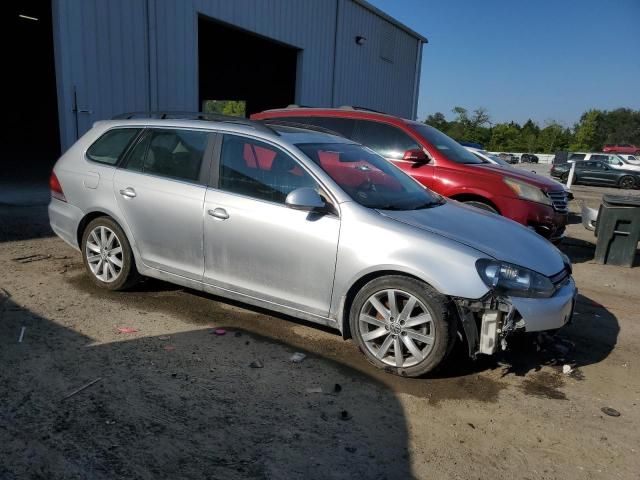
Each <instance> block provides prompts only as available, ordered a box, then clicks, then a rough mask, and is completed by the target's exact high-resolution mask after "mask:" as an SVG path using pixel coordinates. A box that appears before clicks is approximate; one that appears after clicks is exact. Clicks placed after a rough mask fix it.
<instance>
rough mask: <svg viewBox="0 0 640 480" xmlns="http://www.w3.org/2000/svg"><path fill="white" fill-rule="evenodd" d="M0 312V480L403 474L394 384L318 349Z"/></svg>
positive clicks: (8, 302)
mask: <svg viewBox="0 0 640 480" xmlns="http://www.w3.org/2000/svg"><path fill="white" fill-rule="evenodd" d="M0 320H1V321H0V362H1V363H2V365H3V369H2V370H3V372H2V382H0V398H2V411H0V458H2V459H3V461H2V462H1V463H0V478H47V479H62V478H93V479H112V478H120V479H128V478H131V479H133V478H136V479H158V478H171V479H173V478H194V479H201V478H225V479H227V478H228V479H235V478H238V479H240V478H243V479H246V478H256V479H258V478H260V479H262V478H303V477H308V478H345V479H346V478H413V475H412V472H411V467H410V455H409V449H408V432H407V426H406V421H405V417H404V413H403V408H402V406H401V404H400V403H399V401H398V399H397V398H396V396H395V394H394V392H393V391H391V390H390V389H388V388H386V387H385V385H384V384H382V383H381V382H379V381H377V380H376V379H375V378H373V377H371V376H368V375H366V374H363V373H362V372H361V371H359V370H355V369H352V368H350V367H349V366H347V365H344V364H340V363H339V362H336V361H334V360H332V359H330V358H327V357H326V356H324V355H322V354H320V353H318V352H317V351H316V352H309V351H305V350H304V349H300V348H299V346H295V347H294V346H292V345H290V344H289V343H287V342H286V341H284V340H275V339H273V338H267V337H264V336H260V335H257V334H255V333H250V332H247V331H246V330H242V329H235V330H231V329H228V330H227V331H226V332H225V335H220V336H218V335H210V334H208V333H207V331H206V330H203V329H201V328H198V329H194V330H190V331H186V332H181V333H173V334H171V335H167V336H164V335H160V336H147V337H144V336H139V335H142V333H138V334H133V336H134V337H135V338H131V337H132V336H131V335H128V336H127V335H122V338H121V339H119V338H120V337H119V336H117V337H116V338H118V340H116V341H112V342H111V343H97V342H95V341H94V339H92V338H89V337H87V336H86V335H83V334H81V333H79V332H78V331H75V330H74V329H72V328H68V327H65V326H63V325H61V324H60V323H57V322H54V321H51V320H49V319H47V318H46V317H43V316H41V315H38V314H37V313H35V312H33V311H30V310H28V309H25V308H24V307H22V306H21V305H18V304H17V303H15V302H14V301H13V300H12V299H11V298H10V297H7V296H6V295H3V296H2V297H0ZM22 327H25V330H24V331H23V330H22ZM19 340H21V341H19ZM294 352H300V353H304V354H306V355H307V357H306V358H305V359H304V360H303V361H302V362H300V363H292V362H291V361H290V360H289V358H290V356H291V355H292V353H294ZM252 366H253V367H260V368H252Z"/></svg>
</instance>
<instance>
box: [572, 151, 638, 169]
mask: <svg viewBox="0 0 640 480" xmlns="http://www.w3.org/2000/svg"><path fill="white" fill-rule="evenodd" d="M569 160H570V161H580V160H584V161H600V162H605V163H606V164H607V165H609V166H610V167H613V168H616V169H621V170H635V171H637V172H640V165H639V164H634V163H631V162H629V161H628V160H625V159H624V158H623V157H622V156H621V155H619V154H617V153H598V152H596V153H572V154H571V155H569Z"/></svg>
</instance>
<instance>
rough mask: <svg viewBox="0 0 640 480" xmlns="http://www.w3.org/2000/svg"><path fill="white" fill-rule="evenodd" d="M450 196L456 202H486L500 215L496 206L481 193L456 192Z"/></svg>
mask: <svg viewBox="0 0 640 480" xmlns="http://www.w3.org/2000/svg"><path fill="white" fill-rule="evenodd" d="M450 198H451V199H453V200H456V201H458V202H462V203H464V202H470V201H476V202H481V203H486V204H487V205H489V206H490V207H491V208H493V209H495V210H496V212H498V213H499V214H500V215H502V212H501V211H500V209H499V208H498V206H497V205H496V204H495V203H494V202H493V201H492V200H490V199H489V198H487V197H486V196H483V195H481V194H478V193H471V192H465V193H456V194H454V195H451V197H450Z"/></svg>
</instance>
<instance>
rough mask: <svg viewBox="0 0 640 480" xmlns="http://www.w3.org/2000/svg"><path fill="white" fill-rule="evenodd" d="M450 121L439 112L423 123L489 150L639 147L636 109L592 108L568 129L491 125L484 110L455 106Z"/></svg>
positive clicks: (639, 120) (554, 125)
mask: <svg viewBox="0 0 640 480" xmlns="http://www.w3.org/2000/svg"><path fill="white" fill-rule="evenodd" d="M452 113H453V114H454V116H455V117H454V119H453V120H452V121H448V120H447V119H446V117H445V116H444V114H443V113H441V112H436V113H434V114H432V115H429V116H428V117H427V118H426V120H425V121H424V123H426V124H428V125H431V126H432V127H435V128H437V129H438V130H440V131H442V132H444V133H446V134H447V135H449V136H450V137H451V138H453V139H455V140H457V141H465V142H475V143H480V144H482V145H483V146H484V147H485V148H486V149H487V150H490V151H494V152H495V151H506V152H538V153H555V152H557V151H559V150H567V151H585V152H589V151H600V150H602V147H603V145H605V144H608V143H632V144H634V145H638V146H640V110H632V109H629V108H618V109H616V110H597V109H592V110H588V111H586V112H584V113H583V114H582V116H581V117H580V120H579V121H578V122H577V123H576V124H575V125H574V126H573V127H571V128H568V127H565V126H563V125H561V124H560V123H558V122H555V121H549V122H546V123H545V125H544V126H542V127H541V126H540V125H539V124H538V123H536V122H534V121H532V120H531V119H529V120H527V121H526V122H525V123H524V124H523V125H520V124H518V123H516V122H509V123H496V124H494V123H492V122H491V117H490V116H489V113H488V112H487V110H486V109H485V108H477V109H475V110H473V111H472V112H469V111H468V110H467V109H466V108H463V107H455V108H454V109H453V110H452Z"/></svg>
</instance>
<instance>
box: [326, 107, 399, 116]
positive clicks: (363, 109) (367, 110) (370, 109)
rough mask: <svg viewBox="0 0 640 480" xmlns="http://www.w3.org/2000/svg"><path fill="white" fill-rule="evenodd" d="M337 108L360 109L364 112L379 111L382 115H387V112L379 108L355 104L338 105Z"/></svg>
mask: <svg viewBox="0 0 640 480" xmlns="http://www.w3.org/2000/svg"><path fill="white" fill-rule="evenodd" d="M338 108H339V109H340V110H362V111H364V112H373V113H381V114H383V115H388V113H385V112H381V111H380V110H374V109H373V108H366V107H358V106H357V105H340V106H339V107H338Z"/></svg>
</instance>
